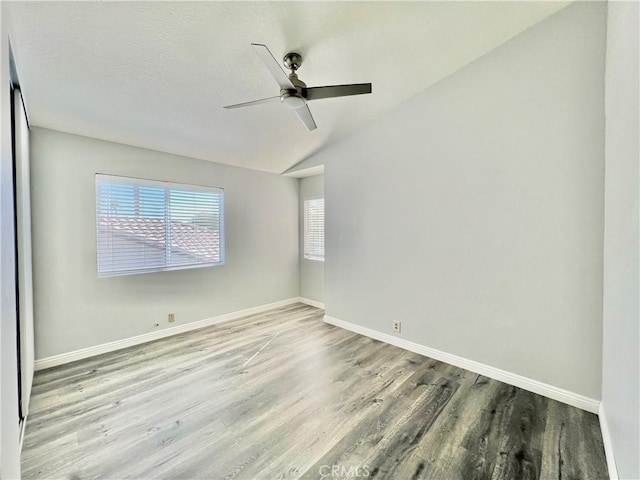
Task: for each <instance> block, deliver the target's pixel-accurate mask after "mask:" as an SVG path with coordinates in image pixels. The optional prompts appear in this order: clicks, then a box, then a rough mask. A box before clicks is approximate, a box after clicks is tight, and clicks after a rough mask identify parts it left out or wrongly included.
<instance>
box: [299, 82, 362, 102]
mask: <svg viewBox="0 0 640 480" xmlns="http://www.w3.org/2000/svg"><path fill="white" fill-rule="evenodd" d="M365 93H371V84H370V83H352V84H350V85H331V86H327V87H310V88H303V89H302V95H303V96H304V97H305V98H306V99H307V100H320V99H322V98H333V97H346V96H349V95H362V94H365Z"/></svg>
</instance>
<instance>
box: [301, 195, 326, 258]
mask: <svg viewBox="0 0 640 480" xmlns="http://www.w3.org/2000/svg"><path fill="white" fill-rule="evenodd" d="M304 258H308V259H310V260H324V198H308V199H306V200H305V201H304Z"/></svg>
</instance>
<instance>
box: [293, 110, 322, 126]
mask: <svg viewBox="0 0 640 480" xmlns="http://www.w3.org/2000/svg"><path fill="white" fill-rule="evenodd" d="M294 112H296V115H298V117H299V118H300V120H302V123H304V126H305V127H307V130H309V131H311V130H315V129H316V128H318V127H317V126H316V122H315V120H314V119H313V117H312V116H311V110H309V107H308V106H307V105H305V106H304V107H300V108H296V109H295V110H294Z"/></svg>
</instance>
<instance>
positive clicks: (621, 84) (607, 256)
mask: <svg viewBox="0 0 640 480" xmlns="http://www.w3.org/2000/svg"><path fill="white" fill-rule="evenodd" d="M639 22H640V18H639V13H638V3H637V2H609V7H608V21H607V64H606V65H607V66H606V97H605V98H606V100H605V103H606V175H605V229H604V318H603V337H604V338H603V352H602V353H603V359H602V411H603V412H604V417H605V419H606V425H607V426H608V428H609V434H610V437H611V443H612V446H613V452H614V456H615V464H616V467H617V470H618V475H619V476H620V478H624V479H637V478H640V463H639V462H640V433H639V431H640V386H639V384H640V311H639V302H640V297H639V293H640V292H639V289H640V281H639V268H640V256H639V248H640V237H639V235H638V225H639V223H638V220H639V219H638V215H639V213H640V212H639V210H638V197H639V195H640V188H639V185H638V181H639V177H638V175H639V173H640V172H639V165H638V164H639V151H638V148H639V147H638V143H639V142H640V138H639V134H638V130H639V128H640V124H639V121H638V105H639V98H638V89H639V88H640V87H639V84H638V67H639V65H638V35H639V32H638V23H639Z"/></svg>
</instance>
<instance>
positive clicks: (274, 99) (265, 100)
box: [222, 96, 280, 108]
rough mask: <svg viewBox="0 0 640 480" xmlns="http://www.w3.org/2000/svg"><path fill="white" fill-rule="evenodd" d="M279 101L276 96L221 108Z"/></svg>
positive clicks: (278, 97)
mask: <svg viewBox="0 0 640 480" xmlns="http://www.w3.org/2000/svg"><path fill="white" fill-rule="evenodd" d="M279 101H280V96H277V97H269V98H263V99H262V100H254V101H252V102H244V103H236V104H235V105H227V106H226V107H222V108H240V107H251V106H253V105H262V104H263V103H274V102H279Z"/></svg>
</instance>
